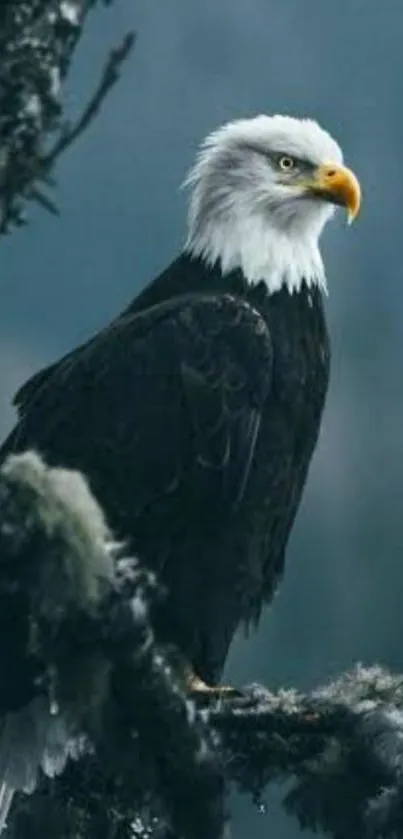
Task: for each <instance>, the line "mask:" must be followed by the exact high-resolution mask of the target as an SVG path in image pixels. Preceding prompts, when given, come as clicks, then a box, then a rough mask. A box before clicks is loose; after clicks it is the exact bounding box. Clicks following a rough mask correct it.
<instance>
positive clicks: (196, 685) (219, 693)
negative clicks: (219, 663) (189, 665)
mask: <svg viewBox="0 0 403 839" xmlns="http://www.w3.org/2000/svg"><path fill="white" fill-rule="evenodd" d="M186 687H187V689H188V691H189V693H190V694H191V695H193V696H194V698H195V699H197V698H199V699H202V698H206V699H225V698H227V697H228V698H231V697H236V696H240V691H239V690H237V689H236V688H233V687H231V685H206V683H205V682H203V681H202V680H201V679H199V677H198V676H196V673H193V672H192V671H189V672H188V673H187V674H186Z"/></svg>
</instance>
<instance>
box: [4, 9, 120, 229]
mask: <svg viewBox="0 0 403 839" xmlns="http://www.w3.org/2000/svg"><path fill="white" fill-rule="evenodd" d="M110 2H111V0H109V2H108V0H105V5H110ZM98 5H99V2H98V0H7V2H4V3H2V4H1V6H0V235H1V234H4V233H7V232H8V231H9V230H10V229H11V228H12V227H13V226H15V225H22V224H24V223H25V222H26V215H25V208H26V204H27V202H28V201H29V200H34V201H36V202H39V203H40V204H41V205H42V206H43V207H45V208H46V209H47V210H49V211H50V212H52V213H57V212H58V210H57V206H56V204H55V203H54V200H53V198H52V197H50V195H49V187H51V186H52V185H53V172H54V168H55V164H56V162H57V160H58V159H59V157H60V155H61V154H62V153H63V152H64V151H65V150H66V149H67V148H68V147H69V146H70V145H71V144H72V143H73V142H74V141H75V140H76V139H77V138H78V137H79V135H80V134H81V133H82V132H83V131H84V130H85V129H86V128H87V127H88V126H89V124H90V123H91V122H92V120H93V119H94V117H96V115H97V113H98V111H99V109H100V108H101V106H102V104H103V102H104V100H105V98H106V96H107V94H108V93H109V91H110V89H111V88H112V87H113V85H114V84H115V82H116V81H117V80H118V78H119V73H120V69H121V66H122V64H123V62H124V61H125V59H126V58H127V56H128V55H129V53H130V51H131V49H132V47H133V44H134V33H133V32H129V33H127V34H126V35H125V37H124V39H123V41H122V43H121V44H120V45H119V46H117V47H116V48H114V49H112V50H111V52H110V54H109V56H108V57H107V59H106V62H105V65H104V67H103V70H102V73H101V78H100V82H99V85H98V87H97V89H96V90H95V92H94V93H93V95H92V96H91V99H90V101H89V103H88V105H87V107H86V108H85V110H84V113H83V114H82V115H80V116H79V117H78V118H77V119H76V121H75V122H73V123H71V124H70V123H69V121H68V120H67V118H66V115H65V113H64V107H63V82H64V81H65V79H66V77H67V75H68V72H69V69H70V66H71V62H72V59H73V56H74V52H75V49H76V47H77V45H78V43H79V41H80V37H81V34H82V31H83V27H84V23H85V22H86V20H87V18H88V15H89V13H90V12H91V10H93V9H94V7H96V6H98ZM46 188H47V189H46ZM44 189H45V191H44Z"/></svg>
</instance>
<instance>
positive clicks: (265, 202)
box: [185, 115, 343, 291]
mask: <svg viewBox="0 0 403 839" xmlns="http://www.w3.org/2000/svg"><path fill="white" fill-rule="evenodd" d="M281 155H286V156H287V157H289V158H293V159H294V161H296V162H297V167H296V170H295V171H293V175H292V177H290V173H287V172H285V171H284V169H283V170H281V168H279V166H281V165H285V164H284V159H282V158H281ZM279 156H280V157H279ZM342 160H343V157H342V152H341V149H340V147H339V145H338V144H337V143H336V141H335V140H333V138H332V137H331V136H330V135H329V134H328V133H327V132H326V131H324V130H323V129H322V128H320V126H319V125H318V124H317V123H316V122H314V121H313V120H308V119H303V120H300V119H295V118H293V117H288V116H272V117H269V116H265V115H262V116H257V117H255V118H253V119H243V120H237V121H235V122H231V123H228V124H227V125H224V126H223V127H221V128H220V129H219V130H218V131H215V132H214V133H213V134H210V136H209V137H207V139H206V140H205V141H204V143H203V145H202V146H201V149H200V152H199V155H198V158H197V160H196V163H195V166H194V167H193V169H192V170H191V171H190V173H189V176H188V178H187V180H186V182H185V185H186V186H190V187H191V189H192V194H191V200H190V208H189V230H188V238H187V242H186V250H187V251H188V252H190V253H191V254H192V255H194V256H201V257H203V258H204V259H205V260H206V261H207V262H208V263H209V264H210V265H213V264H214V263H216V262H220V264H221V268H222V271H223V272H224V273H227V272H229V271H231V270H232V269H235V268H241V269H242V270H243V273H244V275H245V277H246V279H247V280H248V281H249V282H252V283H253V282H257V281H259V280H264V281H265V282H266V283H267V285H268V288H269V290H270V291H276V290H278V289H279V288H281V286H282V285H284V284H285V285H286V286H287V287H288V289H289V290H290V291H294V290H298V289H299V288H300V286H301V283H302V281H303V279H305V281H306V283H307V284H308V285H313V284H316V285H318V286H319V287H320V288H322V289H325V288H326V280H325V274H324V267H323V262H322V258H321V255H320V252H319V244H318V242H319V237H320V234H321V232H322V230H323V227H324V225H325V223H326V222H327V220H328V219H329V218H330V217H331V215H332V214H333V212H334V207H333V205H332V204H331V203H329V201H326V200H318V197H317V196H315V195H314V194H309V193H307V190H306V179H307V174H308V173H310V174H311V175H312V172H313V171H314V170H315V169H316V168H317V167H319V166H322V165H324V164H329V163H332V164H334V165H335V166H340V165H341V163H342Z"/></svg>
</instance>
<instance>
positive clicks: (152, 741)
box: [0, 453, 403, 839]
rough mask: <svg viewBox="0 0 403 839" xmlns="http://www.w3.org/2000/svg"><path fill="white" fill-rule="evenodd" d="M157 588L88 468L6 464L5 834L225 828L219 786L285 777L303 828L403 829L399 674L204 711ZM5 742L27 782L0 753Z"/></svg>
mask: <svg viewBox="0 0 403 839" xmlns="http://www.w3.org/2000/svg"><path fill="white" fill-rule="evenodd" d="M161 598H163V593H162V592H161V590H160V587H159V585H158V584H157V581H156V580H155V579H154V577H153V576H152V575H151V574H150V573H149V572H147V571H145V570H144V569H142V568H141V565H140V564H139V563H138V562H137V561H136V560H134V559H131V558H128V557H127V556H125V547H124V545H123V544H118V543H116V542H115V541H114V539H113V534H111V532H110V531H109V528H108V526H107V524H106V522H105V519H104V516H103V514H102V511H101V510H100V509H99V507H98V505H97V503H96V501H95V500H94V498H93V497H92V496H91V494H90V492H89V489H88V487H87V485H86V483H85V481H84V479H83V477H82V476H80V475H79V474H78V473H73V472H68V471H66V470H61V469H50V468H48V467H46V465H45V464H44V463H43V461H42V460H41V459H40V458H39V457H38V456H36V455H34V454H32V453H26V454H23V455H19V456H14V457H12V458H9V459H8V461H6V463H5V464H4V465H3V467H2V469H1V471H0V615H1V616H2V618H1V620H2V623H1V626H0V666H1V668H2V672H3V673H5V674H7V673H10V672H11V671H12V673H13V678H12V679H11V680H9V679H4V680H3V681H2V684H1V686H0V717H1V719H2V720H3V723H2V730H1V728H0V774H2V777H3V778H4V777H5V778H6V781H7V783H8V789H9V788H10V786H14V787H15V788H16V789H17V790H20V792H19V794H18V797H17V798H16V800H15V802H14V807H13V809H12V810H11V816H10V817H9V820H8V827H7V836H8V837H9V839H26V837H28V836H29V839H39V837H40V836H42V835H43V829H44V823H46V828H47V831H48V832H52V835H54V836H55V837H57V839H73V837H75V836H78V835H79V836H80V839H95V837H97V839H129V837H133V836H136V837H139V839H140V837H141V839H150V837H155V838H156V839H158V837H160V836H166V835H172V834H174V835H180V836H182V837H184V839H202V838H203V839H204V837H205V836H209V837H211V838H212V839H215V837H220V836H222V835H223V831H224V827H225V820H226V813H225V809H224V795H223V793H224V791H225V790H227V789H228V788H229V786H230V785H231V784H236V785H237V786H238V788H239V789H240V790H241V791H243V792H247V793H249V794H250V795H252V796H253V798H254V800H255V801H257V802H259V803H261V802H262V798H263V795H264V791H265V789H266V787H267V785H268V784H270V783H272V782H277V783H286V784H287V788H286V791H285V795H284V806H285V807H286V809H287V810H288V812H290V813H292V814H293V815H294V816H295V817H296V818H297V819H298V820H299V822H300V824H301V825H302V826H304V827H309V828H311V829H322V830H324V831H325V832H327V834H328V835H331V836H333V837H335V839H351V837H352V836H354V838H355V839H370V838H371V837H372V839H373V838H374V837H383V839H397V837H400V836H401V835H402V834H403V677H402V676H400V675H393V674H391V673H389V672H387V671H386V670H384V669H382V668H380V667H371V668H364V667H362V666H357V667H356V668H355V670H353V671H352V672H350V673H347V674H346V675H344V676H342V677H341V678H339V679H337V680H336V681H334V682H331V683H330V684H329V685H327V686H325V687H322V688H319V689H316V690H314V691H312V692H310V693H306V694H302V693H298V692H297V691H295V690H280V691H278V692H277V693H272V692H270V691H268V690H267V689H266V688H263V687H262V686H256V685H255V686H251V687H249V688H245V689H243V690H242V691H241V692H240V695H239V696H224V697H223V698H221V699H220V700H217V699H212V698H211V697H209V696H208V695H207V694H206V696H205V697H204V698H203V701H201V700H200V701H198V703H197V704H195V702H194V700H193V699H191V698H190V697H189V696H188V695H187V693H186V690H185V687H184V680H183V678H182V671H181V667H180V663H179V659H178V655H177V654H176V653H175V651H173V650H171V649H169V648H162V647H161V646H160V645H159V644H158V642H157V640H156V637H155V634H154V631H153V622H154V617H155V615H156V614H157V611H158V608H159V606H160V603H161ZM11 618H12V619H13V623H12V625H11V624H9V625H8V630H7V620H8V619H11ZM11 627H12V628H11ZM39 712H40V722H41V727H38V714H39ZM21 715H22V716H21ZM21 720H23V721H24V726H21ZM44 720H45V722H46V725H45V724H44ZM56 724H57V732H58V739H57V741H56V740H55V735H54V732H55V726H56ZM30 726H31V728H32V727H33V728H34V730H35V735H36V739H35V738H33V739H34V741H35V743H36V744H37V746H36V751H35V752H33V751H32V749H31V750H30V748H29V742H30ZM35 726H36V728H35ZM39 730H40V731H41V732H42V733H41V737H42V739H40V738H39V739H38V731H39ZM21 731H22V733H23V735H24V738H25V740H23V741H21ZM6 735H7V736H6ZM11 735H13V736H16V737H17V735H18V738H19V740H18V754H19V755H20V754H21V749H23V748H25V751H26V753H27V754H28V756H29V760H27V765H28V766H29V772H30V775H29V781H30V783H29V784H27V780H26V779H27V775H26V774H25V775H24V778H25V782H23V779H22V778H21V766H20V765H17V766H15V765H14V764H13V761H12V760H11V763H9V764H7V765H6V764H5V763H4V754H5V753H6V752H7V750H5V745H7V746H8V747H9V746H10V743H11V744H12V743H15V741H14V740H13V739H12V736H11ZM10 738H11V739H10ZM31 739H32V738H31ZM38 743H39V745H40V748H39V749H38ZM56 746H57V748H56ZM10 754H11V755H12V754H13V750H11V751H10V748H8V752H7V755H8V759H9V758H10ZM17 764H18V761H17ZM6 769H7V771H8V774H7V772H6V771H5V770H6ZM24 771H25V773H26V772H27V766H26V765H25V768H24ZM19 773H20V774H19ZM56 776H57V777H56ZM27 787H29V789H30V791H31V792H32V794H31V795H27V794H25V793H24V792H23V790H24V789H26V788H27ZM33 790H34V791H33Z"/></svg>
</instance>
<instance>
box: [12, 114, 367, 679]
mask: <svg viewBox="0 0 403 839" xmlns="http://www.w3.org/2000/svg"><path fill="white" fill-rule="evenodd" d="M186 186H187V187H188V189H189V190H190V206H189V216H188V231H187V238H186V241H185V244H184V247H183V251H182V253H181V254H180V255H179V257H178V258H177V259H175V261H174V262H172V264H171V265H170V266H169V267H168V268H167V269H166V270H165V271H164V272H163V273H162V274H161V275H160V276H159V277H157V279H155V280H154V281H153V282H152V283H151V284H150V285H148V286H147V287H146V288H145V290H144V291H143V292H142V293H140V294H139V296H138V297H136V299H135V300H134V301H133V302H132V303H131V304H130V305H129V307H128V308H127V309H126V310H125V311H124V312H123V313H122V314H120V315H119V316H118V317H117V318H116V319H115V320H114V321H112V323H111V324H110V325H109V326H107V327H106V328H105V329H103V330H102V331H101V332H99V333H98V334H97V335H95V337H93V338H91V339H90V340H88V341H87V342H86V343H85V344H83V345H82V346H80V347H78V349H75V350H73V351H72V352H70V353H69V354H68V355H67V356H65V357H64V358H62V359H61V360H60V361H58V362H57V363H55V364H53V365H52V366H50V367H49V368H47V369H46V370H44V371H41V372H39V373H38V374H36V375H35V376H34V377H33V378H32V379H31V380H30V381H28V383H26V384H25V385H24V386H23V387H22V388H21V390H20V391H19V393H17V396H16V398H15V403H16V405H17V407H18V413H19V420H18V424H17V425H16V427H15V429H14V430H13V431H12V433H11V435H10V436H9V437H8V439H7V440H6V442H5V443H4V445H3V447H2V450H1V458H4V457H5V456H6V455H8V454H9V453H11V452H18V451H22V450H25V449H35V450H37V451H38V452H39V453H40V454H41V455H43V456H44V457H45V458H46V459H47V461H48V462H49V463H51V464H54V465H63V466H67V467H70V468H74V469H79V470H81V471H82V472H84V473H85V475H86V476H87V477H88V479H89V481H90V485H91V487H92V489H93V491H94V493H95V495H96V497H97V498H98V500H99V501H100V503H101V504H102V506H103V508H104V510H105V511H106V514H107V517H108V519H109V522H110V524H111V525H112V527H113V528H114V530H115V532H116V533H117V534H118V535H119V537H122V538H126V539H129V540H130V543H131V546H132V549H133V550H134V551H136V553H137V554H138V555H139V556H140V557H141V558H142V560H143V562H144V563H146V564H147V565H148V566H149V567H151V568H152V569H155V571H156V572H157V574H158V575H159V577H160V579H161V581H162V582H163V584H164V586H165V588H166V591H167V597H166V599H165V602H164V606H163V608H162V609H161V614H160V615H159V616H158V623H157V632H158V635H159V637H160V638H161V639H162V640H163V641H165V642H169V643H172V644H173V645H175V646H176V647H177V648H178V649H179V650H180V652H181V653H182V654H183V656H184V657H185V659H186V661H188V662H189V665H190V666H191V668H192V671H193V672H194V673H195V674H197V677H198V678H199V679H200V680H203V683H207V684H208V685H215V684H217V682H218V681H219V680H220V678H221V674H222V670H223V667H224V663H225V660H226V656H227V653H228V649H229V646H230V643H231V640H232V638H233V636H234V633H235V631H236V629H237V627H238V626H239V625H240V624H242V623H247V622H250V621H257V619H258V618H259V615H260V613H261V610H262V607H263V605H264V604H265V603H269V602H270V600H271V598H272V596H273V592H274V591H275V589H276V586H277V583H278V581H279V579H280V577H281V575H282V572H283V568H284V558H285V551H286V547H287V540H288V537H289V534H290V530H291V527H292V524H293V521H294V517H295V514H296V512H297V509H298V505H299V503H300V499H301V494H302V491H303V488H304V484H305V481H306V477H307V471H308V467H309V463H310V460H311V457H312V453H313V451H314V448H315V444H316V441H317V438H318V432H319V428H320V423H321V416H322V409H323V405H324V400H325V395H326V389H327V385H328V375H329V340H328V332H327V328H326V321H325V315H324V308H323V300H322V297H323V292H325V291H326V277H325V271H324V266H323V262H322V259H321V254H320V250H319V245H318V242H319V237H320V234H321V232H322V230H323V228H324V225H325V224H326V222H327V221H328V220H329V219H330V218H331V216H332V215H333V212H334V209H335V206H336V205H341V206H344V207H346V209H347V211H348V216H349V219H350V220H352V219H354V218H355V217H356V215H357V213H358V210H359V206H360V188H359V184H358V181H357V178H356V177H355V175H354V174H353V173H352V171H351V170H349V169H347V168H346V167H345V166H344V165H343V159H342V152H341V150H340V147H339V145H338V144H337V142H336V141H335V140H334V139H332V137H331V136H330V135H329V134H328V133H327V132H326V131H324V130H323V129H322V128H321V127H319V125H318V124H317V123H316V122H314V121H312V120H308V119H302V120H300V119H294V118H291V117H288V116H265V115H264V116H257V117H255V118H252V119H242V120H237V121H234V122H231V123H229V124H227V125H224V126H223V127H221V128H219V130H217V131H216V132H214V133H213V134H211V135H210V136H209V137H207V139H206V140H205V142H204V143H203V145H202V146H201V149H200V151H199V154H198V156H197V159H196V162H195V165H194V167H193V168H192V170H191V172H190V174H189V176H188V178H187V180H186Z"/></svg>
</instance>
